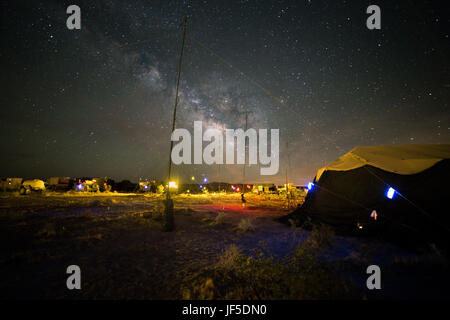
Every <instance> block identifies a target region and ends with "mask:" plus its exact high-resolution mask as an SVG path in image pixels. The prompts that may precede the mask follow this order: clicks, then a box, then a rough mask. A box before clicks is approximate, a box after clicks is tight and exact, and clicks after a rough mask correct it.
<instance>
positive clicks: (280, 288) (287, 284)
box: [181, 230, 357, 300]
mask: <svg viewBox="0 0 450 320" xmlns="http://www.w3.org/2000/svg"><path fill="white" fill-rule="evenodd" d="M326 232H327V234H328V235H320V236H318V234H319V233H320V231H316V232H315V233H311V235H310V236H309V238H308V239H307V240H306V241H303V242H301V243H299V245H298V246H297V247H296V248H295V249H294V250H293V251H292V252H291V253H290V254H289V255H287V256H286V257H283V258H280V257H278V256H276V255H271V254H267V253H265V252H264V251H266V250H264V248H258V249H256V250H254V252H253V253H252V254H248V255H247V254H244V253H242V252H241V250H240V249H239V248H238V247H236V246H231V247H229V248H227V249H226V250H225V251H224V252H223V253H222V254H221V255H220V257H219V259H218V262H217V263H216V264H215V265H213V266H211V267H208V268H205V269H203V270H201V271H199V272H197V273H196V274H194V275H192V276H190V277H188V278H186V279H185V281H184V284H183V285H182V288H181V290H182V297H183V298H184V299H231V300H234V299H239V300H240V299H244V300H247V299H249V300H254V299H257V300H259V299H262V300H265V299H295V300H298V299H300V300H302V299H308V300H311V299H345V298H354V297H355V296H356V292H357V291H356V289H355V288H356V287H355V286H354V285H353V283H352V282H351V281H350V280H348V279H346V278H345V277H344V272H345V270H344V269H343V267H342V265H338V264H335V263H333V261H331V260H329V259H328V258H327V256H328V255H327V254H326V251H327V250H328V249H327V245H326V243H327V242H326V241H323V240H324V238H325V239H326V238H327V237H328V236H329V230H328V231H326Z"/></svg>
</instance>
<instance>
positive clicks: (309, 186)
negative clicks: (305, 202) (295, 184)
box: [308, 182, 314, 190]
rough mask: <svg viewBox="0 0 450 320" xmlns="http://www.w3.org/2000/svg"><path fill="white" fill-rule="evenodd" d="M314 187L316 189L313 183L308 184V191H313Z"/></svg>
mask: <svg viewBox="0 0 450 320" xmlns="http://www.w3.org/2000/svg"><path fill="white" fill-rule="evenodd" d="M313 187H314V183H312V182H310V183H308V190H312V188H313Z"/></svg>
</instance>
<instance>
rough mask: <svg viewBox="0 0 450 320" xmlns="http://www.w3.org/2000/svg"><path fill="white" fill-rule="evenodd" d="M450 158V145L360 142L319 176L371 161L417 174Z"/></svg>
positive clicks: (390, 170) (322, 170)
mask: <svg viewBox="0 0 450 320" xmlns="http://www.w3.org/2000/svg"><path fill="white" fill-rule="evenodd" d="M443 159H450V145H448V144H443V145H399V146H358V147H355V148H353V149H352V150H351V151H350V152H348V153H346V154H345V155H343V156H342V157H340V158H339V159H337V160H335V161H333V162H331V163H330V164H328V165H327V166H326V167H324V168H321V169H320V170H319V171H318V172H317V175H316V179H317V180H319V179H320V177H321V176H322V174H323V173H324V172H325V171H328V170H332V171H347V170H351V169H356V168H360V167H362V166H365V165H370V166H373V167H376V168H379V169H382V170H384V171H388V172H393V173H398V174H416V173H419V172H421V171H423V170H425V169H428V168H430V167H432V166H434V165H435V164H436V163H438V162H439V161H441V160H443Z"/></svg>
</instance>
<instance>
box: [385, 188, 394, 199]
mask: <svg viewBox="0 0 450 320" xmlns="http://www.w3.org/2000/svg"><path fill="white" fill-rule="evenodd" d="M395 192H396V191H395V189H394V188H392V187H389V189H388V191H387V192H386V197H388V198H389V199H392V198H393V197H394V195H395Z"/></svg>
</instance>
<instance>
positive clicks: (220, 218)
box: [211, 212, 226, 226]
mask: <svg viewBox="0 0 450 320" xmlns="http://www.w3.org/2000/svg"><path fill="white" fill-rule="evenodd" d="M225 217H226V214H225V212H219V213H218V214H217V216H216V217H215V218H214V220H213V222H211V225H213V226H221V225H224V224H225V220H226V218H225Z"/></svg>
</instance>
